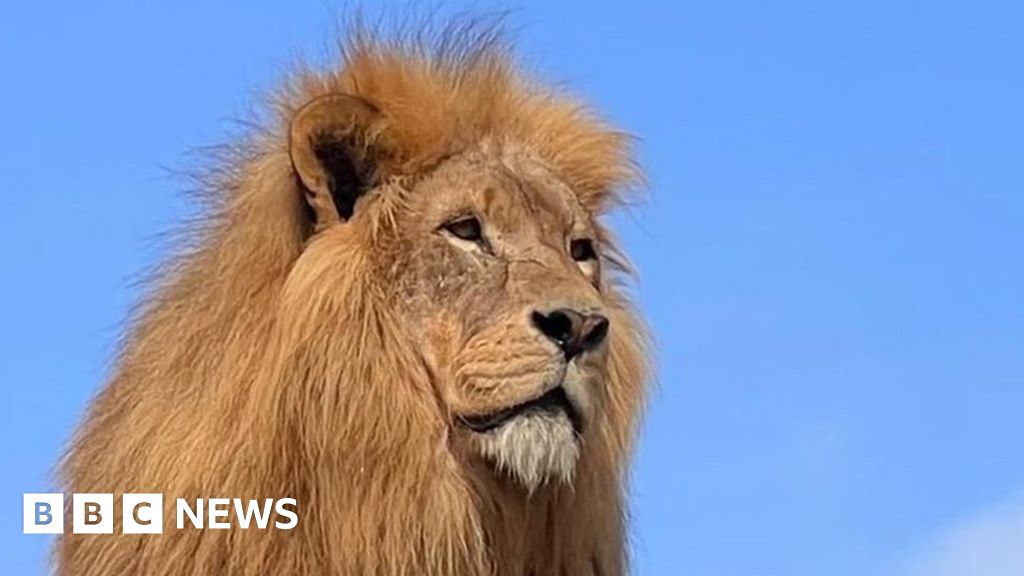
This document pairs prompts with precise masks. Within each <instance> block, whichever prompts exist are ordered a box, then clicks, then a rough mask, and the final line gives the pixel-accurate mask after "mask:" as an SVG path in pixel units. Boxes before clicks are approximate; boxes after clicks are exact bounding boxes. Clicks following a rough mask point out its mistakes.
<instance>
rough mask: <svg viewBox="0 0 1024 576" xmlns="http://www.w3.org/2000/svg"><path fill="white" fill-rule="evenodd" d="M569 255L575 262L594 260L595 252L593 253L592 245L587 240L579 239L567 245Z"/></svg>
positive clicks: (595, 257)
mask: <svg viewBox="0 0 1024 576" xmlns="http://www.w3.org/2000/svg"><path fill="white" fill-rule="evenodd" d="M569 254H570V255H571V256H572V259H573V260H575V261H577V262H585V261H587V260H596V259H597V252H595V251H594V243H593V242H591V241H590V240H589V239H588V238H579V239H577V240H573V241H572V242H570V243H569Z"/></svg>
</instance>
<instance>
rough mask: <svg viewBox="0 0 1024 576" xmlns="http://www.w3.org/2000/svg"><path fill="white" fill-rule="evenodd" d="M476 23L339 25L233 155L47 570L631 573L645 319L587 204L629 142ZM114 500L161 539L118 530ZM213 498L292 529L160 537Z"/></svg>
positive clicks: (71, 470) (83, 442) (84, 433)
mask: <svg viewBox="0 0 1024 576" xmlns="http://www.w3.org/2000/svg"><path fill="white" fill-rule="evenodd" d="M474 30H475V29H474V28H473V27H460V26H455V27H453V28H452V29H451V30H449V31H448V32H446V33H443V34H441V35H439V37H438V39H435V40H423V39H422V36H417V38H418V39H415V40H393V39H392V40H381V39H379V38H375V37H374V36H373V35H372V34H368V33H365V32H363V33H357V34H354V37H353V39H352V40H350V41H349V43H348V45H347V46H346V47H345V48H344V50H343V58H342V62H341V64H340V66H339V67H338V68H337V69H335V70H331V71H328V72H325V73H312V72H303V73H300V74H297V75H296V76H295V77H294V78H293V80H292V81H291V82H290V83H289V84H288V87H287V88H286V89H284V90H283V91H282V92H281V94H280V95H279V97H278V98H277V99H276V100H275V103H276V111H277V112H278V114H277V116H278V119H279V122H278V123H277V124H276V125H275V126H273V127H271V128H270V129H268V130H265V131H263V132H261V133H260V134H258V135H257V136H255V137H253V138H252V140H251V141H250V142H249V144H248V145H247V146H246V147H244V148H240V152H239V153H237V154H234V155H232V157H231V158H229V160H228V161H227V162H226V163H225V164H226V166H225V167H224V169H223V170H221V171H220V172H219V173H218V174H219V177H218V178H216V179H215V181H214V182H213V184H212V186H210V188H211V197H212V202H211V206H210V207H209V214H208V218H207V220H205V225H204V226H202V227H201V228H200V229H199V230H195V231H194V232H193V235H192V237H191V238H192V241H191V242H190V244H189V249H188V250H187V251H186V252H185V253H184V254H182V255H180V256H179V257H177V258H175V259H173V261H172V262H171V263H170V265H168V266H167V267H166V268H165V269H164V270H163V271H162V275H161V278H160V280H159V281H158V282H157V284H156V286H155V288H154V290H153V292H152V293H151V295H150V296H149V298H148V299H147V301H146V302H145V305H144V306H143V307H142V309H141V310H140V312H139V314H138V316H137V319H136V321H135V323H134V324H133V326H132V328H131V330H130V332H129V333H128V335H127V337H126V339H125V341H124V344H123V347H122V350H121V353H120V355H119V358H118V363H117V367H116V370H115V372H114V374H113V376H112V378H111V380H110V382H109V383H108V384H107V385H106V387H105V388H104V389H103V391H102V392H101V393H100V394H99V396H98V397H97V398H96V400H95V402H94V403H93V405H92V407H91V409H90V410H89V412H88V414H87V416H86V418H85V421H84V423H83V424H82V427H81V429H80V430H79V431H78V434H77V435H76V437H75V438H74V440H73V442H72V445H71V448H70V450H69V453H68V456H67V458H66V460H65V462H64V466H63V477H64V479H65V484H66V489H67V491H68V492H77V493H83V492H101V493H114V494H115V498H116V501H115V502H116V505H115V508H116V509H117V515H116V516H115V520H114V527H115V534H113V535H81V534H67V535H65V536H63V537H62V538H61V539H60V540H59V542H58V544H57V547H56V551H55V560H56V563H57V566H58V572H59V573H60V574H76V575H78V574H90V575H91V574H97V575H119V574H194V575H206V574H211V575H212V574H232V575H235V574H237V575H257V574H259V575H263V574H267V575H274V576H278V575H290V574H337V575H352V574H387V575H393V574H395V575H397V574H408V575H421V574H423V575H434V574H449V575H456V574H458V575H518V576H527V575H533V576H542V575H548V574H550V575H559V576H565V575H568V576H575V575H601V576H610V575H617V574H623V573H625V572H626V570H627V567H626V564H627V552H626V548H627V546H626V528H625V513H626V510H625V504H624V491H625V481H626V477H627V466H628V460H629V456H630V452H631V447H632V444H633V437H634V433H635V429H636V427H637V419H638V416H639V412H640V408H641V404H642V400H643V390H644V386H645V380H646V379H647V376H648V368H647V365H646V362H645V355H646V354H645V342H646V337H645V334H644V331H643V329H642V327H641V326H640V324H639V322H638V320H637V319H636V317H635V316H636V315H635V312H634V311H633V309H632V308H631V306H630V305H629V303H628V301H627V299H626V297H625V295H624V294H623V292H622V290H621V288H620V287H619V286H618V284H617V282H616V277H617V276H621V272H622V270H623V268H624V262H625V260H624V258H622V257H621V256H620V255H619V252H618V250H617V249H616V247H615V244H614V242H613V240H612V237H611V235H610V233H609V232H608V230H607V229H606V228H605V227H604V225H602V223H601V222H600V221H599V217H601V216H602V215H603V214H605V213H606V212H607V211H608V210H609V209H610V208H611V207H613V206H614V205H615V204H616V201H617V200H619V199H620V195H621V193H622V189H623V188H624V187H626V186H628V185H630V184H631V182H632V181H633V180H634V179H635V177H636V171H635V170H634V169H633V166H632V163H631V161H630V158H629V155H630V153H629V147H628V138H626V137H625V136H624V135H623V134H622V133H621V132H618V131H615V130H613V129H611V128H609V127H608V126H606V125H605V124H603V123H602V122H600V121H598V120H597V119H596V118H595V117H594V116H593V115H592V114H591V113H590V112H589V111H588V110H587V109H585V108H583V107H581V106H580V105H579V104H577V103H576V102H575V101H573V100H570V99H567V98H565V97H563V96H562V95H559V94H555V93H554V92H552V91H550V90H546V89H544V88H542V87H539V86H536V85H535V84H533V83H531V82H529V81H528V80H526V79H524V78H523V77H522V76H521V75H519V74H517V73H516V72H515V71H514V70H513V69H512V66H511V64H510V62H511V58H510V57H509V51H508V49H507V48H506V46H505V45H504V44H503V43H502V42H501V41H499V40H496V36H495V35H494V34H491V33H489V32H487V31H484V32H483V33H481V32H480V31H479V30H476V31H474ZM124 493H162V494H164V497H165V505H164V514H165V516H164V533H163V534H160V535H123V534H120V531H121V528H120V527H121V525H122V524H121V518H120V504H119V501H120V495H121V494H124ZM213 497H228V498H244V499H263V498H285V497H289V498H295V499H297V501H298V508H297V513H298V517H299V521H298V525H297V526H296V527H295V528H294V529H292V530H282V529H275V528H273V527H270V528H267V529H258V528H254V527H250V528H249V529H248V530H241V529H239V528H238V525H237V524H233V525H232V528H231V529H228V530H215V529H209V528H207V529H204V530H200V529H196V528H194V527H192V526H191V525H186V526H185V527H184V528H181V529H179V528H177V526H176V523H175V506H174V500H175V499H176V498H187V499H189V500H190V501H192V502H194V501H195V499H196V498H213Z"/></svg>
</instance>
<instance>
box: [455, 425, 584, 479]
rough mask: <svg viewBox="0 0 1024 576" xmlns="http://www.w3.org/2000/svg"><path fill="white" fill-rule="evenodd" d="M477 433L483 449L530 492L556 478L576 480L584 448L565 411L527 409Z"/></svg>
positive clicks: (477, 441)
mask: <svg viewBox="0 0 1024 576" xmlns="http://www.w3.org/2000/svg"><path fill="white" fill-rule="evenodd" d="M475 436H476V443H477V445H478V446H479V449H480V452H481V453H482V454H483V455H484V456H485V457H486V458H487V459H488V460H490V461H491V462H493V463H494V464H495V466H496V467H497V469H498V471H499V472H502V473H506V474H509V475H510V476H512V477H513V478H514V479H515V480H516V481H518V482H519V483H520V484H521V485H522V486H523V487H524V488H526V490H527V491H529V492H533V491H534V490H536V489H537V488H538V487H540V486H542V485H544V484H546V483H548V482H549V481H552V480H554V481H559V482H563V483H570V482H572V477H573V473H574V472H575V469H576V459H577V458H578V457H579V450H580V448H579V441H578V438H577V433H576V429H575V427H574V426H573V422H572V420H571V419H570V418H569V416H568V415H567V414H566V413H565V411H557V412H527V413H524V414H521V415H519V416H516V417H515V418H513V419H511V420H509V421H507V422H505V423H504V424H502V425H501V426H500V427H497V428H495V429H493V430H490V431H488V432H485V433H482V434H475Z"/></svg>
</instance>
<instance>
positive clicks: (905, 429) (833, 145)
mask: <svg viewBox="0 0 1024 576" xmlns="http://www.w3.org/2000/svg"><path fill="white" fill-rule="evenodd" d="M278 4H279V3H273V2H268V1H258V2H251V1H250V2H218V3H213V2H206V1H200V0H179V1H176V2H163V3H156V2H127V1H125V2H122V3H119V4H115V3H111V2H106V1H102V2H100V1H97V2H67V1H65V2H56V3H44V2H25V1H21V2H18V1H8V2H3V3H2V4H0V87H2V88H0V121H2V124H0V126H2V132H3V135H2V137H0V179H2V180H0V194H2V203H0V266H2V271H3V281H2V282H0V390H2V392H0V393H2V394H3V396H2V401H0V410H2V412H0V450H2V452H0V455H2V467H0V496H2V498H0V517H2V534H0V538H2V539H0V557H2V558H4V559H5V563H6V567H5V569H4V570H3V571H4V572H5V573H10V574H32V573H37V572H40V571H41V561H42V558H43V556H44V554H45V547H46V541H45V540H44V539H43V538H42V537H38V536H23V535H22V534H21V526H20V521H21V520H20V519H21V493H23V492H30V491H45V490H46V489H48V488H51V486H52V485H51V482H50V479H49V473H50V471H51V466H52V464H53V462H54V461H55V459H56V457H57V455H58V453H59V451H60V449H61V446H62V445H63V443H64V442H65V440H66V438H67V436H68V434H69V433H70V431H71V429H72V426H73V424H74V422H75V421H76V419H77V418H78V417H79V415H80V414H81V411H82V410H83V408H84V406H85V404H86V402H87V400H88V398H89V397H90V395H91V394H92V393H93V392H94V391H95V389H96V386H97V385H98V384H99V383H100V382H101V381H102V380H103V377H104V374H105V372H106V370H107V368H108V363H109V359H110V357H111V354H112V351H113V349H114V342H115V338H116V335H117V333H118V328H119V326H120V323H121V321H122V319H123V318H124V316H125V314H126V311H127V309H128V307H129V305H130V303H131V302H132V301H133V296H134V294H135V290H134V288H133V287H132V281H133V279H134V278H137V276H138V275H139V273H140V272H141V271H143V270H144V269H145V268H146V267H147V266H150V265H152V264H154V263H155V262H156V261H157V259H158V258H159V256H160V254H161V253H162V250H163V248H162V244H161V241H160V239H159V233H160V232H161V231H164V230H166V229H167V228H168V227H169V226H171V225H173V224H174V223H176V222H177V221H178V220H179V219H180V218H182V217H183V216H185V215H187V214H188V211H189V210H190V208H189V205H188V204H187V203H185V202H184V201H182V199H181V196H180V195H179V191H180V190H181V189H182V188H184V187H185V186H186V185H187V183H186V182H184V181H182V180H181V179H179V178H176V177H174V176H173V175H169V173H168V172H167V171H166V170H165V169H166V168H168V167H169V168H172V169H187V168H189V167H192V166H194V165H195V160H194V158H191V157H189V156H188V155H187V154H186V152H187V151H188V150H189V149H194V148H196V147H199V146H203V145H207V144H213V143H218V142H221V141H223V140H224V139H225V137H227V136H228V135H229V134H230V133H231V132H232V131H233V130H234V129H235V126H234V125H233V124H232V119H233V118H241V117H245V116H246V114H247V111H248V110H249V108H250V106H251V105H253V104H254V103H256V102H258V101H259V94H260V93H261V91H262V90H264V89H266V88H268V87H271V86H273V85H274V83H275V82H276V80H277V79H278V78H279V77H280V72H281V71H282V70H284V69H286V68H287V67H288V65H289V63H290V62H292V61H293V60H294V59H295V58H296V57H298V56H302V55H307V56H308V55H313V56H316V55H318V54H323V53H324V47H325V46H328V45H330V43H331V42H332V40H331V34H332V31H333V30H334V23H335V17H336V16H337V15H338V14H339V13H340V11H341V10H342V8H343V6H342V5H338V6H335V5H334V3H332V2H329V1H327V0H317V1H312V2H290V3H289V4H290V6H291V8H288V9H287V10H286V9H284V8H282V7H280V6H278ZM368 4H369V3H368ZM371 6H372V5H371ZM371 11H372V8H371ZM512 21H513V23H516V24H521V25H522V29H521V31H520V32H519V33H518V37H519V40H520V45H521V47H522V50H521V53H522V56H523V60H524V61H525V62H526V64H527V65H528V66H529V67H531V68H532V69H534V70H535V71H536V72H537V73H538V74H540V75H541V76H542V77H544V78H547V79H549V80H554V81H559V82H564V83H565V85H566V86H568V87H570V88H571V89H573V90H575V91H577V92H579V93H580V94H582V95H583V96H584V97H586V98H587V99H589V100H590V101H592V102H593V103H595V104H596V105H597V106H598V107H599V108H600V109H601V110H603V111H604V112H606V113H607V114H608V115H609V116H611V117H612V118H613V119H615V120H616V121H617V122H618V123H620V124H621V125H623V126H625V127H626V128H627V129H628V130H629V131H631V132H633V133H635V134H637V135H638V136H639V137H640V139H641V141H640V158H641V160H642V162H643V164H644V165H645V166H646V167H647V169H648V171H649V174H650V184H651V185H650V199H649V201H648V203H647V204H645V205H644V206H641V207H639V208H637V209H635V210H633V211H632V212H631V213H630V214H628V215H626V216H624V217H619V218H617V219H616V220H615V225H616V226H617V227H618V229H619V230H620V232H621V234H622V236H623V237H624V240H625V243H626V244H627V246H628V248H629V249H630V251H631V252H632V254H633V257H634V259H635V261H636V263H637V265H638V267H639V269H640V271H641V281H640V284H639V287H638V290H637V292H638V296H639V301H640V303H641V304H642V307H643V309H644V311H645V312H646V313H647V315H648V316H649V317H650V319H651V322H652V324H653V326H654V329H655V332H656V335H657V340H658V343H659V356H660V360H659V369H658V374H659V381H660V383H659V389H658V390H657V392H656V393H655V394H654V396H653V398H652V402H651V405H650V412H649V419H648V420H647V424H646V426H645V428H644V431H643V439H642V442H641V446H640V451H639V455H638V460H637V465H636V468H635V474H634V482H633V487H632V510H633V517H634V522H633V540H634V542H635V544H634V547H633V550H634V557H635V566H636V573H637V574H643V575H662V574H681V575H685V574H694V575H713V576H717V575H722V576H750V575H779V576H801V575H807V576H820V575H822V574H827V575H829V576H846V575H850V576H854V575H856V576H864V575H885V576H888V575H892V576H905V575H912V574H915V575H916V574H920V575H922V576H923V575H929V576H931V575H935V574H949V575H951V576H952V575H956V576H968V575H981V576H1002V575H1003V574H1006V575H1009V574H1022V573H1024V552H1017V551H1016V550H1017V549H1019V550H1022V551H1024V256H1022V252H1024V7H1022V5H1021V4H1020V3H1019V2H1011V1H1006V2H993V1H987V0H978V1H975V2H970V3H968V2H956V3H954V2H944V1H931V2H901V1H884V2H883V1H874V0H872V1H868V0H864V1H858V2H852V1H851V2H820V1H813V0H806V1H799V2H798V1H777V2H754V1H722V0H705V1H700V2H687V1H681V2H664V3H661V4H658V3H644V5H643V6H634V7H626V4H625V3H622V4H620V5H618V6H615V7H610V6H609V7H597V5H596V4H593V5H591V4H589V3H588V4H586V5H585V4H584V3H583V2H577V3H563V2H543V1H536V2H523V3H522V4H519V9H518V10H517V11H516V12H515V14H514V15H513V18H512ZM986 562H987V563H988V564H985V563H986ZM979 563H980V564H979ZM958 566H959V568H958Z"/></svg>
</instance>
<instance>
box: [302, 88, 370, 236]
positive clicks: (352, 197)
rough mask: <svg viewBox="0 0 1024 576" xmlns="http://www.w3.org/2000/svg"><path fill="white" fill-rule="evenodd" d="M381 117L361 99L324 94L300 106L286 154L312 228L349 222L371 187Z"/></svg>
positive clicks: (343, 95)
mask: <svg viewBox="0 0 1024 576" xmlns="http://www.w3.org/2000/svg"><path fill="white" fill-rule="evenodd" d="M380 116H381V115H380V113H379V111H378V110H377V108H376V107H375V106H374V105H373V104H371V103H370V102H368V101H366V100H364V99H363V98H359V97H357V96H351V95H348V94H328V95H326V96H320V97H318V98H316V99H314V100H312V101H311V102H309V103H308V104H306V105H305V106H303V107H302V108H301V109H299V111H298V113H296V115H295V117H294V119H293V120H292V123H291V129H290V135H289V154H290V155H291V160H292V167H293V168H294V169H295V172H296V174H297V175H298V177H299V180H300V181H301V182H302V186H303V187H304V188H305V194H306V202H307V203H309V206H310V208H312V210H313V214H314V215H315V217H316V228H317V229H320V228H323V227H324V226H327V225H329V224H331V223H334V222H338V221H344V220H348V219H349V218H351V217H352V212H353V210H354V209H355V204H356V201H357V200H358V199H359V197H360V196H361V195H362V194H364V193H365V192H366V191H367V190H369V189H370V188H372V187H373V184H374V182H375V180H376V178H377V176H378V174H379V170H378V168H379V167H378V166H376V165H375V163H376V160H377V159H378V156H379V151H378V150H377V148H378V143H377V142H376V140H378V139H379V137H380V124H381V117H380Z"/></svg>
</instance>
